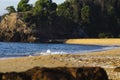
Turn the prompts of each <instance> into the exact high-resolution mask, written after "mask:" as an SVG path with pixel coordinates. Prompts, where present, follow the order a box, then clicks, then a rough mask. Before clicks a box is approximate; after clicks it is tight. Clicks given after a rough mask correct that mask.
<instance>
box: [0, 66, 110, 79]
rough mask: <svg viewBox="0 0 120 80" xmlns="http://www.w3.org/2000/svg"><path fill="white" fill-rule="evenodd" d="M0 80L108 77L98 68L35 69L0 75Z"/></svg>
mask: <svg viewBox="0 0 120 80" xmlns="http://www.w3.org/2000/svg"><path fill="white" fill-rule="evenodd" d="M0 80H108V76H107V74H106V72H105V70H104V69H102V68H100V67H80V68H66V67H58V68H39V67H35V68H32V69H29V70H27V71H25V72H18V73H17V72H9V73H0Z"/></svg>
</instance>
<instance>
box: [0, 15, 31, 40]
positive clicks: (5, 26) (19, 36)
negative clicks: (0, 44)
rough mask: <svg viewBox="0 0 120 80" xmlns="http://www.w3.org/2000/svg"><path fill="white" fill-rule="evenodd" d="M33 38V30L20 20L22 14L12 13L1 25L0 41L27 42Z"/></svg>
mask: <svg viewBox="0 0 120 80" xmlns="http://www.w3.org/2000/svg"><path fill="white" fill-rule="evenodd" d="M29 36H31V29H30V28H29V26H27V25H26V23H25V22H24V21H23V20H22V19H21V18H20V14H17V13H11V14H9V15H6V16H5V17H4V18H3V19H2V21H1V23H0V40H1V41H15V42H20V41H21V42H25V41H26V42H27V41H28V38H29Z"/></svg>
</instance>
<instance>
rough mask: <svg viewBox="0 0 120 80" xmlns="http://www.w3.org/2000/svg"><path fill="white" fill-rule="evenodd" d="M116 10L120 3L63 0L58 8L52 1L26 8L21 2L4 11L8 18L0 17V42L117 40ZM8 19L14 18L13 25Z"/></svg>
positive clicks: (119, 18) (41, 0)
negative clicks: (84, 39)
mask: <svg viewBox="0 0 120 80" xmlns="http://www.w3.org/2000/svg"><path fill="white" fill-rule="evenodd" d="M119 8H120V1H119V0H114V1H112V0H108V1H106V0H66V1H65V2H63V3H61V4H56V3H55V2H53V1H52V0H37V1H36V2H35V4H34V5H32V4H29V0H21V1H20V2H19V3H18V5H17V10H16V9H15V8H14V6H8V7H7V8H6V10H8V13H9V14H6V15H4V16H3V17H2V20H1V23H0V40H1V41H26V42H36V41H44V40H48V39H70V38H119V37H120V31H119V30H120V14H119V12H120V9H119ZM13 14H14V15H13ZM11 15H12V16H14V17H16V19H15V18H14V19H13V18H11V19H12V20H15V23H12V22H11V20H10V21H8V20H9V17H10V16H11ZM8 16H9V17H8ZM6 19H7V20H6ZM11 23H12V24H13V25H11ZM23 26H24V27H23ZM18 28H19V29H18ZM22 29H24V30H25V31H27V32H29V34H28V33H25V31H23V30H22ZM9 34H12V35H9ZM20 36H21V37H20ZM15 38H16V39H15ZM13 39H14V40H13Z"/></svg>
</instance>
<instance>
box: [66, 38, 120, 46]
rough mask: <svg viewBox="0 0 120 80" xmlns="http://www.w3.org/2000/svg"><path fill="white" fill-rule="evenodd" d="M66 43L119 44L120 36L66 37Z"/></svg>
mask: <svg viewBox="0 0 120 80" xmlns="http://www.w3.org/2000/svg"><path fill="white" fill-rule="evenodd" d="M66 43H68V44H87V45H88V44H89V45H120V38H108V39H68V40H67V41H66Z"/></svg>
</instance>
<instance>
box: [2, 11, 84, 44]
mask: <svg viewBox="0 0 120 80" xmlns="http://www.w3.org/2000/svg"><path fill="white" fill-rule="evenodd" d="M27 13H28V14H29V15H30V16H29V19H27V20H28V21H27V20H25V19H24V18H25V14H27ZM85 36H86V34H85V33H84V31H83V30H82V29H80V27H79V26H78V25H77V24H75V23H74V22H72V21H70V20H67V19H65V18H62V17H58V16H57V17H55V18H54V20H52V22H49V21H47V20H45V21H42V20H39V19H37V18H36V17H33V16H32V14H31V13H29V12H26V13H23V12H21V13H11V14H7V15H5V16H4V17H3V18H2V20H1V23H0V41H12V42H13V41H14V42H49V40H50V39H52V41H53V40H54V39H68V38H80V37H85Z"/></svg>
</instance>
